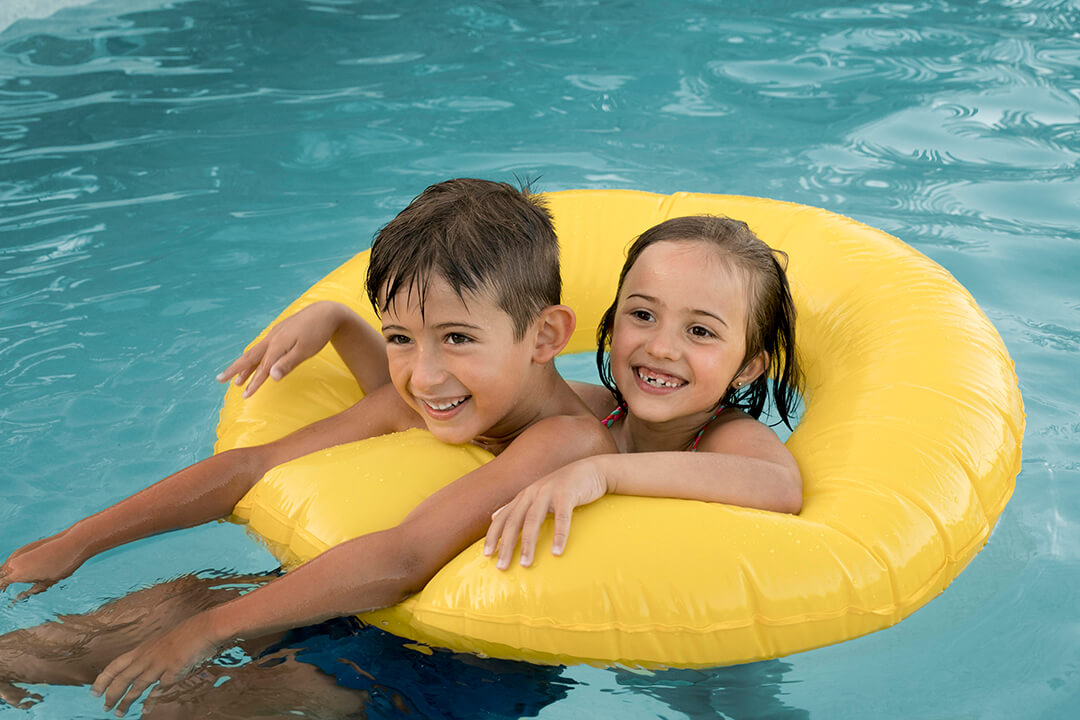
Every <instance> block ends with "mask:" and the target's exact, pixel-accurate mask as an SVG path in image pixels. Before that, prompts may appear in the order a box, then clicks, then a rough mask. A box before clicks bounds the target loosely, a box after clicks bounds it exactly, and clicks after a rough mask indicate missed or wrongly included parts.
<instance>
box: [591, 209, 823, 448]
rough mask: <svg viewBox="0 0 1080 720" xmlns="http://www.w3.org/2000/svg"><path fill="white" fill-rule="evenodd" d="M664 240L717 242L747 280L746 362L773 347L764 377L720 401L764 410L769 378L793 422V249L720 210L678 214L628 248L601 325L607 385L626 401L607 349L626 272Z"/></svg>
mask: <svg viewBox="0 0 1080 720" xmlns="http://www.w3.org/2000/svg"><path fill="white" fill-rule="evenodd" d="M658 242H705V243H709V244H711V245H714V246H715V247H716V248H717V249H718V250H719V251H720V252H721V253H722V254H723V255H724V257H725V259H726V260H727V261H728V262H730V263H731V266H732V267H733V268H737V269H739V270H741V271H742V272H743V273H744V274H745V276H746V281H747V291H748V292H749V295H750V297H749V299H748V300H749V307H748V310H749V312H748V313H747V328H746V355H745V356H744V358H743V364H744V365H745V364H746V363H748V362H750V360H752V359H753V358H754V357H755V356H757V355H758V354H759V353H761V352H762V351H764V352H766V353H768V357H769V366H768V367H767V368H765V372H764V373H762V375H761V376H760V377H758V378H757V379H756V380H754V381H753V382H751V383H748V384H747V385H744V386H743V387H741V388H738V389H736V388H728V390H727V392H726V393H725V394H724V397H723V398H721V399H720V401H719V404H722V405H724V406H726V407H737V408H739V409H741V410H744V411H745V412H746V413H747V414H748V415H750V416H751V417H754V418H758V417H760V416H761V412H762V410H763V409H764V407H765V400H766V399H767V398H768V396H769V390H770V386H769V378H770V377H772V378H774V379H775V385H774V386H773V387H772V393H773V402H774V405H775V407H776V412H777V413H778V414H779V415H780V419H781V420H782V421H783V422H784V424H785V425H787V426H788V427H789V428H790V427H791V416H792V414H793V413H794V410H795V405H796V403H798V400H799V395H798V388H799V384H800V383H801V381H802V373H801V371H800V369H799V363H798V360H797V358H796V356H795V303H794V302H793V301H792V299H791V289H790V288H789V287H788V281H787V274H786V273H785V271H784V270H785V267H786V265H787V254H786V253H783V252H781V251H779V250H773V249H772V248H770V247H769V246H768V245H766V244H765V243H764V242H762V241H761V239H760V238H759V237H758V236H757V235H755V234H754V233H753V231H751V230H750V228H749V227H748V226H747V224H746V223H744V222H741V221H739V220H733V219H731V218H727V217H718V216H715V215H693V216H688V217H678V218H672V219H671V220H666V221H664V222H662V223H660V224H659V225H654V226H653V227H651V228H649V229H648V230H646V231H645V232H643V233H642V234H641V235H639V236H638V237H637V239H635V240H634V243H633V244H632V245H631V246H630V250H629V251H627V254H626V262H625V263H623V268H622V273H621V274H620V275H619V289H618V291H617V292H616V293H615V302H613V303H612V304H611V307H609V308H608V309H607V312H605V313H604V316H603V318H602V319H601V320H600V326H599V328H598V329H597V350H596V366H597V368H598V369H599V370H600V379H601V380H602V381H603V383H604V386H605V387H607V389H608V390H610V391H611V392H612V394H614V395H615V399H616V400H617V401H618V403H619V404H620V405H624V404H625V401H624V400H623V396H622V393H620V392H619V389H618V388H617V387H616V386H615V380H614V378H613V377H612V376H611V362H610V359H609V358H608V353H607V351H608V350H609V349H610V347H611V332H612V329H613V328H614V326H615V310H616V306H617V305H618V302H619V294H620V293H622V288H623V281H624V280H625V279H626V273H627V272H629V271H630V268H632V267H633V266H634V263H636V262H637V260H638V258H639V257H640V256H641V253H642V251H643V250H645V248H647V247H649V246H650V245H655V244H656V243H658Z"/></svg>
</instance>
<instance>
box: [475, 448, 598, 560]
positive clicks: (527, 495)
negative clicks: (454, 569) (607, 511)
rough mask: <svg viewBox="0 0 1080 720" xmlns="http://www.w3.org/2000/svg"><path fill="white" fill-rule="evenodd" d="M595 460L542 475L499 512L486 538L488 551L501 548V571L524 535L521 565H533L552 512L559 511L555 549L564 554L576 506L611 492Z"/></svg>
mask: <svg viewBox="0 0 1080 720" xmlns="http://www.w3.org/2000/svg"><path fill="white" fill-rule="evenodd" d="M593 460H595V458H587V459H585V460H579V461H577V462H574V463H570V464H569V465H567V466H565V467H562V468H560V469H558V470H556V471H555V472H553V473H550V474H549V475H546V476H545V477H542V478H540V479H539V480H537V481H536V482H534V483H533V484H532V485H529V486H528V487H527V488H525V489H524V490H522V491H521V492H519V493H518V494H517V497H515V498H514V499H513V500H511V501H510V502H509V503H507V504H506V505H503V506H502V507H501V508H499V509H498V510H496V511H495V514H494V515H492V516H491V526H490V527H489V528H488V532H487V537H486V538H485V539H484V554H485V555H492V554H493V553H494V552H495V549H496V547H497V548H498V550H499V559H498V562H497V563H496V566H497V567H498V568H499V569H500V570H505V569H507V568H508V567H510V561H511V559H512V558H513V556H514V546H515V545H516V544H517V539H518V536H520V537H521V565H522V567H528V566H529V565H532V561H533V554H534V551H535V550H536V540H537V536H538V535H539V534H540V527H541V526H542V525H543V524H544V520H545V519H546V518H547V516H548V513H554V514H555V537H554V538H553V539H552V542H551V552H552V554H554V555H562V553H563V550H564V549H565V548H566V538H567V536H568V535H569V534H570V517H571V515H572V514H573V512H574V508H575V507H577V506H578V505H587V504H588V503H591V502H592V501H594V500H596V499H597V498H600V497H602V496H603V495H604V494H606V493H607V492H608V486H607V481H606V480H605V478H604V476H603V474H602V473H601V472H600V471H599V469H598V467H597V463H596V462H593Z"/></svg>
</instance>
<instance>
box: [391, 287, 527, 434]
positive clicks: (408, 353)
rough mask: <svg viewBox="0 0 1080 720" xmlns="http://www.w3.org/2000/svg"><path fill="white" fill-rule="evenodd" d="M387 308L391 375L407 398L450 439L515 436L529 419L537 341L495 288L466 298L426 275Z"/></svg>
mask: <svg viewBox="0 0 1080 720" xmlns="http://www.w3.org/2000/svg"><path fill="white" fill-rule="evenodd" d="M423 294H424V302H423V310H421V307H420V303H419V301H418V298H417V293H416V292H415V288H414V289H413V290H412V291H409V292H408V296H407V297H406V292H401V293H399V294H398V296H397V297H396V298H395V299H394V300H392V301H391V302H390V303H389V305H388V306H387V308H386V311H385V312H384V317H383V321H384V322H383V336H384V337H385V338H386V352H387V359H388V361H389V365H390V377H391V380H392V382H393V383H394V386H395V387H396V388H397V390H398V392H399V393H400V394H401V396H402V398H404V399H405V402H406V403H408V404H409V406H410V407H412V408H413V410H415V411H416V412H417V413H418V414H419V415H420V416H421V417H422V418H423V419H424V424H425V425H426V426H427V428H428V430H429V431H431V433H432V434H433V435H435V437H437V438H438V439H439V440H442V441H443V442H447V443H453V444H463V443H469V442H473V441H474V440H477V439H481V440H483V439H486V438H491V439H493V440H502V439H504V438H509V437H513V436H515V435H516V434H517V433H518V432H520V431H521V429H523V428H524V427H526V426H527V425H528V424H529V422H530V419H529V417H528V416H529V415H530V413H529V408H528V407H526V406H528V405H530V403H528V402H524V403H523V402H522V398H523V397H527V396H526V395H525V394H526V393H528V391H529V386H528V382H529V378H530V373H529V372H528V369H529V366H530V365H531V363H532V352H531V346H530V345H529V344H528V343H526V342H524V341H521V340H516V339H515V337H514V326H513V321H512V320H511V318H510V316H509V315H507V314H506V312H505V311H503V310H502V309H501V308H500V307H499V306H498V305H497V304H496V303H495V301H494V299H493V298H492V297H491V295H490V293H487V292H480V293H466V294H465V298H464V299H462V298H461V297H459V296H458V294H457V293H456V292H454V290H453V289H452V288H451V287H450V285H449V284H448V283H447V282H446V281H445V280H444V279H442V278H441V277H431V278H428V279H427V280H425V281H423Z"/></svg>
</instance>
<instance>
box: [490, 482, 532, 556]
mask: <svg viewBox="0 0 1080 720" xmlns="http://www.w3.org/2000/svg"><path fill="white" fill-rule="evenodd" d="M530 505H532V498H531V495H530V496H524V497H520V498H518V499H516V500H514V504H513V505H511V506H510V509H509V510H508V511H507V512H506V514H507V518H506V525H505V526H504V527H503V531H502V535H501V536H500V537H499V560H498V562H496V563H495V567H497V568H499V569H500V570H505V569H506V568H508V567H510V561H511V560H512V559H513V557H514V548H515V547H516V546H517V540H518V536H519V535H521V526H522V523H524V522H525V513H526V512H527V511H528V509H529V506H530Z"/></svg>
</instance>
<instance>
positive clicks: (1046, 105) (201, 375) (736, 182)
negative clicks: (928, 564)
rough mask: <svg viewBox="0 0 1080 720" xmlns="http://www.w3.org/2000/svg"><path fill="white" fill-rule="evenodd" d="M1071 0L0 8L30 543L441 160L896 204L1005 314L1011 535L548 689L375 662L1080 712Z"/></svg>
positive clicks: (66, 515) (185, 452) (890, 703)
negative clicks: (1020, 438) (807, 618)
mask: <svg viewBox="0 0 1080 720" xmlns="http://www.w3.org/2000/svg"><path fill="white" fill-rule="evenodd" d="M1078 21H1080V5H1078V4H1077V3H1076V2H1054V1H1052V0H1041V1H1034V2H1022V1H1020V0H1015V1H1012V2H915V3H859V4H850V3H839V2H836V3H834V4H832V5H827V4H819V3H780V2H772V3H754V2H728V3H719V2H716V3H710V2H695V3H680V4H675V3H664V2H659V1H655V2H644V1H641V2H619V3H598V2H577V1H572V0H562V1H554V0H553V1H550V2H504V3H494V2H483V3H476V4H446V3H434V2H418V3H411V4H398V3H391V2H353V1H351V0H319V1H316V0H309V1H306V2H304V1H301V0H263V1H256V0H229V1H225V0H213V1H210V0H207V1H201V0H199V1H192V2H185V1H182V0H173V1H167V0H97V1H96V2H92V3H90V4H87V5H83V6H79V7H70V8H67V9H63V10H60V11H59V12H58V13H57V14H55V15H52V16H50V17H47V18H42V19H23V20H20V21H18V22H16V23H15V24H14V25H11V26H10V27H8V28H7V29H6V30H2V31H0V468H2V469H0V483H2V484H0V488H2V495H0V555H6V554H7V553H8V552H9V551H10V550H11V549H14V548H15V547H17V546H18V545H20V544H22V543H24V542H26V541H29V540H31V539H34V538H36V537H39V536H41V535H43V534H47V533H51V532H54V531H56V530H58V529H60V528H62V527H64V526H66V525H67V524H69V523H70V522H72V521H74V520H76V519H78V518H79V517H82V516H83V515H85V514H87V513H88V512H91V511H93V510H95V509H98V508H100V507H102V506H103V505H105V504H107V503H110V502H113V501H115V500H117V499H119V498H121V497H123V496H126V495H128V494H130V493H131V492H133V491H135V490H136V489H139V488H141V487H143V486H144V485H146V484H147V483H148V482H150V481H152V480H155V479H157V478H159V477H161V476H164V475H165V474H168V473H169V472H171V471H173V470H175V469H177V468H178V467H180V466H183V465H185V464H188V463H190V462H192V461H194V460H196V459H198V458H199V457H201V456H203V455H205V454H206V453H208V452H209V451H210V449H211V446H212V443H213V437H214V434H213V428H214V424H215V422H216V416H217V411H218V407H219V405H220V398H221V389H220V387H219V386H218V385H217V384H216V383H215V382H214V380H213V377H214V375H215V374H216V373H217V372H218V371H219V370H220V369H221V368H222V367H223V366H224V365H225V364H226V362H227V361H228V360H230V359H231V358H232V357H233V356H234V355H235V353H236V352H237V351H238V350H239V349H240V348H241V347H242V346H243V345H244V344H245V343H246V342H247V341H248V340H249V339H250V338H251V337H252V336H253V335H254V334H255V333H256V332H257V331H258V330H259V329H260V328H261V327H263V326H264V325H265V324H266V322H267V321H268V320H269V319H271V318H272V317H273V316H274V315H275V314H276V313H277V312H278V311H279V310H280V308H281V307H282V306H284V305H285V304H286V303H287V302H288V301H289V300H290V299H291V298H293V297H295V296H296V295H298V294H299V293H300V292H301V291H302V290H303V289H305V288H306V287H307V286H308V285H309V284H310V283H312V282H313V281H315V280H316V279H318V278H319V277H321V276H322V275H323V274H325V273H326V272H327V271H328V270H329V269H331V268H332V267H334V266H336V265H337V264H338V263H340V262H341V261H343V260H344V259H346V258H347V257H349V256H351V255H352V254H353V253H354V252H356V251H357V250H359V249H362V248H363V247H365V246H366V245H367V244H368V243H369V241H370V238H371V236H372V234H373V233H374V232H375V231H376V230H377V229H378V228H379V227H380V226H381V225H382V224H383V223H385V222H386V221H387V220H388V219H389V218H390V217H392V215H393V214H394V213H395V212H396V211H397V210H399V209H400V208H401V207H403V206H404V205H405V204H406V203H407V202H408V201H409V200H410V199H411V198H412V197H413V196H414V195H415V194H416V193H417V192H419V191H420V190H422V189H423V188H424V187H426V186H427V185H429V184H430V183H432V182H436V181H438V180H442V179H445V178H447V177H451V176H459V175H473V176H482V177H489V178H494V179H513V178H514V177H515V176H521V177H525V176H529V177H534V176H539V177H540V181H539V183H538V186H539V187H540V188H541V189H544V190H559V189H566V188H575V187H606V188H637V189H645V190H652V191H656V192H673V191H677V190H693V191H704V192H720V193H740V194H748V195H762V196H768V197H774V198H779V199H783V200H790V201H794V202H801V203H807V204H811V205H818V206H822V207H825V208H827V209H829V210H833V211H835V212H839V213H843V214H845V215H850V216H852V217H855V218H856V219H858V220H861V221H864V222H867V223H869V224H871V225H875V226H878V227H881V228H883V229H885V230H887V231H889V232H891V233H893V234H895V235H897V236H899V237H900V238H902V239H904V240H905V241H907V242H909V243H911V244H912V245H914V246H915V247H917V248H918V249H919V250H921V251H922V252H924V253H926V254H927V255H929V256H930V257H932V258H933V259H935V260H936V261H937V262H939V263H941V264H942V265H944V266H945V267H946V268H947V269H948V270H950V271H951V272H952V273H953V274H954V275H955V276H956V277H957V278H958V279H959V280H960V282H962V283H963V284H964V285H965V286H966V287H967V288H968V289H970V290H971V292H972V293H973V294H974V296H975V298H976V299H977V300H978V302H979V303H980V304H981V306H982V307H983V308H984V310H985V311H986V313H987V315H988V316H989V317H990V319H991V320H992V321H993V322H994V324H995V325H996V326H997V327H998V329H999V331H1000V332H1001V334H1002V336H1003V337H1004V339H1005V342H1006V344H1007V345H1008V347H1009V350H1010V352H1011V354H1012V356H1013V358H1014V359H1015V360H1016V364H1017V371H1018V373H1019V376H1020V383H1021V388H1022V390H1023V393H1024V398H1025V403H1026V409H1027V412H1028V427H1027V436H1026V438H1025V446H1024V466H1023V471H1022V472H1021V474H1020V477H1019V478H1018V480H1017V487H1016V493H1015V495H1014V497H1013V499H1012V501H1011V503H1010V504H1009V506H1008V507H1007V508H1006V510H1005V513H1004V515H1003V516H1002V519H1001V521H1000V522H999V524H998V526H997V529H996V530H995V532H994V535H993V537H992V538H991V540H990V542H989V544H988V546H987V547H986V548H985V549H984V550H983V552H982V553H981V554H980V555H979V556H978V557H977V558H976V559H975V560H974V561H973V562H972V564H971V566H970V567H969V568H968V569H967V570H966V571H965V572H964V573H963V574H962V575H961V576H960V578H959V579H958V580H957V581H956V582H955V583H954V584H953V585H952V586H951V587H949V588H948V589H947V590H946V591H945V593H944V594H942V595H941V596H940V597H939V598H937V599H936V600H934V601H933V602H931V603H930V605H928V606H927V607H926V608H924V609H922V610H920V611H919V612H917V613H916V614H915V615H913V616H912V617H911V618H909V619H907V620H905V621H904V622H903V623H901V624H900V625H898V626H896V627H894V628H892V629H889V630H886V631H882V632H879V633H876V634H873V635H870V636H867V637H865V638H860V639H857V640H854V641H851V642H847V643H843V644H841V645H837V646H833V647H829V648H825V649H821V650H816V651H813V652H809V653H804V654H800V655H795V656H791V657H787V658H783V659H780V660H776V661H772V662H765V663H758V664H754V665H747V666H742V667H734V668H721V669H715V670H709V671H694V672H687V671H670V672H666V673H657V674H652V675H648V674H644V675H642V674H634V673H630V672H626V671H619V670H599V669H593V668H569V669H566V670H563V671H561V672H560V673H555V674H553V673H552V672H550V671H546V670H541V669H539V668H535V669H526V670H525V671H524V676H525V677H526V678H527V679H529V678H531V680H532V681H534V682H533V685H534V686H535V687H539V688H541V689H540V690H539V691H537V690H536V689H535V687H533V688H532V690H533V691H532V692H531V693H530V695H529V698H528V699H527V700H523V701H522V702H524V703H525V706H523V707H520V708H517V709H515V708H514V703H513V698H510V700H509V701H503V699H500V698H499V697H497V692H498V690H499V689H498V688H493V689H491V692H490V693H488V694H489V695H490V697H487V696H484V693H485V692H486V691H485V690H484V689H483V688H481V689H479V690H477V691H476V692H475V693H472V694H468V695H465V694H463V693H462V692H460V691H459V689H455V686H454V684H453V683H452V682H450V683H449V684H444V685H439V684H437V683H435V684H431V683H428V682H423V681H416V680H414V679H412V675H410V674H409V673H403V672H401V671H400V670H396V669H395V668H400V667H401V666H402V665H403V663H404V666H405V667H409V663H410V662H412V657H413V656H412V655H409V654H408V653H409V652H411V651H406V650H401V649H400V648H398V649H396V650H394V649H393V648H392V647H391V649H386V650H385V651H384V652H385V653H386V654H388V655H391V656H393V657H392V658H391V660H393V661H395V662H396V663H397V664H396V665H395V662H390V661H388V662H387V663H386V664H385V665H380V666H378V667H373V668H372V669H371V672H372V674H374V675H376V677H377V678H378V679H379V681H380V682H382V683H385V684H387V685H390V686H393V687H395V688H397V689H398V691H399V692H401V693H402V694H403V695H404V696H405V697H406V698H409V699H411V701H413V703H414V705H415V706H417V707H423V708H426V710H425V712H426V713H427V714H430V715H432V716H440V715H445V716H451V717H517V716H518V715H521V714H526V715H532V714H537V713H538V714H539V716H540V717H542V718H577V717H582V716H586V715H587V714H596V715H597V716H605V717H606V716H610V715H614V714H615V713H618V714H619V716H620V717H621V718H623V719H624V720H636V719H639V718H708V717H719V716H726V717H735V718H754V717H761V718H770V717H784V718H806V717H814V718H863V717H875V718H912V717H917V718H1067V717H1074V716H1075V713H1076V710H1075V708H1074V707H1073V705H1074V703H1075V701H1077V700H1080V624H1078V622H1077V615H1076V606H1077V601H1078V599H1080V572H1078V571H1080V485H1078V481H1080V442H1078V437H1080V412H1078V410H1077V407H1078V406H1080V390H1078V389H1077V386H1076V384H1075V377H1076V374H1077V370H1078V369H1080V290H1078V287H1080V283H1078V281H1077V278H1078V276H1080V230H1078V227H1080V80H1078V74H1080V32H1078V28H1080V22H1078ZM571 371H572V372H573V373H575V374H578V373H583V372H587V363H580V362H579V363H571ZM271 566H272V560H271V559H270V558H269V557H268V556H266V555H265V554H264V553H263V552H262V551H261V550H260V549H259V548H257V547H256V546H255V545H254V543H252V542H250V541H249V540H248V539H247V538H246V537H245V536H244V534H243V531H242V530H241V529H239V528H237V527H234V526H229V525H215V526H208V527H203V528H197V529H193V530H189V531H184V532H181V533H176V534H172V535H169V536H163V537H158V538H154V539H151V540H147V541H143V542H139V543H136V544H134V545H132V546H130V547H128V548H123V549H120V550H116V551H113V552H110V553H107V554H105V555H103V556H101V557H99V558H96V559H95V560H93V561H91V562H90V563H88V564H87V565H86V566H84V567H83V568H82V569H81V570H79V572H78V573H76V574H75V575H74V576H73V577H72V578H70V579H69V580H67V581H65V582H63V583H61V584H60V585H59V586H57V587H56V588H53V589H52V590H50V591H49V592H48V593H46V594H44V595H41V596H38V597H36V598H33V599H31V600H29V601H27V602H25V603H21V604H19V605H16V606H9V605H7V604H6V603H5V604H3V605H2V606H0V631H2V630H8V629H12V628H16V627H22V626H25V625H29V624H31V623H34V622H39V621H42V620H46V619H51V618H53V617H55V616H56V615H57V614H60V613H66V612H75V611H81V610H86V609H89V608H92V607H94V606H96V605H97V604H98V603H99V602H100V601H101V600H102V599H104V598H107V597H113V596H116V595H120V594H123V593H126V592H128V591H130V590H131V589H134V588H137V587H142V586H145V585H148V584H150V583H153V582H155V581H157V580H159V579H164V578H168V577H173V576H175V575H177V574H180V573H183V572H189V571H196V570H202V569H205V568H214V569H232V570H240V571H253V570H260V569H265V568H269V567H271ZM703 571H707V568H706V569H703ZM390 645H391V646H393V643H390ZM381 652H382V650H381ZM403 658H404V660H403ZM416 662H420V660H419V657H418V658H417V660H416ZM446 662H447V663H448V665H447V666H445V667H443V670H444V672H445V673H446V674H449V675H451V676H452V675H453V673H454V670H453V667H454V665H453V663H454V662H457V661H455V660H454V659H452V658H449V659H446ZM447 668H449V669H447ZM523 692H524V691H523ZM477 693H479V694H480V696H479V697H478V696H477ZM47 694H48V697H47V699H46V701H45V702H44V703H42V704H40V705H38V706H37V707H36V708H34V709H33V710H31V711H29V712H27V713H26V714H25V715H23V716H22V717H28V718H72V717H79V718H98V717H107V715H105V714H104V713H103V712H101V711H100V704H99V701H98V700H96V699H92V698H91V697H90V696H89V694H88V693H87V691H86V690H85V689H83V688H61V689H56V690H51V689H50V690H48V691H47ZM380 713H384V710H375V711H373V712H372V717H383V716H385V715H384V714H380ZM485 713H486V715H485ZM0 714H5V716H11V717H19V715H18V714H17V711H15V710H12V709H0Z"/></svg>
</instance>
